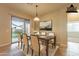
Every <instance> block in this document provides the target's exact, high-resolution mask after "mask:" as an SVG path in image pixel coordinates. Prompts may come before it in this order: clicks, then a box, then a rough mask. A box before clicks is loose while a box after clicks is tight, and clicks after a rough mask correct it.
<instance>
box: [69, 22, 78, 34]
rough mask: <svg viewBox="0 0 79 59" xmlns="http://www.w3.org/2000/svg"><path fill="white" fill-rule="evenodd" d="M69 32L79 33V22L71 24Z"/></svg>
mask: <svg viewBox="0 0 79 59" xmlns="http://www.w3.org/2000/svg"><path fill="white" fill-rule="evenodd" d="M68 32H79V21H74V22H69V23H68Z"/></svg>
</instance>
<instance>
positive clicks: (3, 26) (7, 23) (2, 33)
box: [0, 5, 31, 47]
mask: <svg viewBox="0 0 79 59" xmlns="http://www.w3.org/2000/svg"><path fill="white" fill-rule="evenodd" d="M11 16H18V17H21V18H25V19H27V18H28V19H31V16H28V15H26V14H22V13H20V12H17V11H14V12H13V10H10V9H8V8H7V7H4V6H2V5H0V47H1V46H4V45H7V44H10V43H11Z"/></svg>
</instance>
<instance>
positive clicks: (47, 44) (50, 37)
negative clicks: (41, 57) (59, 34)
mask: <svg viewBox="0 0 79 59" xmlns="http://www.w3.org/2000/svg"><path fill="white" fill-rule="evenodd" d="M38 39H40V40H43V41H45V46H46V56H48V55H49V53H48V52H49V51H48V49H49V41H50V40H52V39H54V47H55V46H56V36H42V35H39V36H38Z"/></svg>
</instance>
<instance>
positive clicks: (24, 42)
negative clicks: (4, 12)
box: [22, 33, 29, 54]
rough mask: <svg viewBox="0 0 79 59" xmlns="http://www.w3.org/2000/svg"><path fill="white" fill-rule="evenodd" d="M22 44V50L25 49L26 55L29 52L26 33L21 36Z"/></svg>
mask: <svg viewBox="0 0 79 59" xmlns="http://www.w3.org/2000/svg"><path fill="white" fill-rule="evenodd" d="M22 42H23V50H24V49H25V48H26V49H27V54H28V51H29V42H28V36H27V34H26V33H24V34H23V39H22Z"/></svg>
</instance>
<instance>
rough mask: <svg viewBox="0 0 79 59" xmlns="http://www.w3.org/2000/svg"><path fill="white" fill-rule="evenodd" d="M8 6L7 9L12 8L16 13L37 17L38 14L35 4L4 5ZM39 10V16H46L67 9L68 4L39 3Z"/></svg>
mask: <svg viewBox="0 0 79 59" xmlns="http://www.w3.org/2000/svg"><path fill="white" fill-rule="evenodd" d="M4 5H6V6H7V8H10V9H12V10H14V11H19V12H22V13H25V14H28V15H31V16H33V17H34V16H35V12H36V7H35V5H36V4H35V3H26V4H25V3H16V4H15V3H13V4H11V3H9V4H4ZM37 5H38V8H37V12H38V15H39V16H42V15H45V14H47V13H51V12H53V11H55V10H59V9H61V8H66V7H67V5H68V4H67V3H41V4H40V3H39V4H37Z"/></svg>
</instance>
